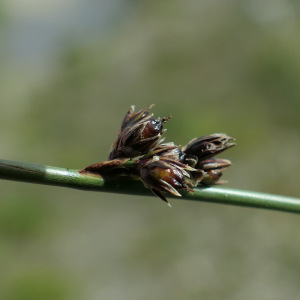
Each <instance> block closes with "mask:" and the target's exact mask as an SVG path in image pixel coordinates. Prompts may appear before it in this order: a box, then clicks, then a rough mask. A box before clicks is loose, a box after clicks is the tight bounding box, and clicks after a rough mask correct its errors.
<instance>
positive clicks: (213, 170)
mask: <svg viewBox="0 0 300 300" xmlns="http://www.w3.org/2000/svg"><path fill="white" fill-rule="evenodd" d="M230 166H231V162H230V160H227V159H220V158H211V159H207V160H205V161H203V162H202V163H201V165H200V166H199V167H200V168H201V169H202V170H204V172H205V173H204V176H203V178H202V180H201V184H203V185H212V184H218V183H224V181H219V179H220V177H221V176H222V175H223V174H222V172H223V170H225V169H226V168H228V167H230Z"/></svg>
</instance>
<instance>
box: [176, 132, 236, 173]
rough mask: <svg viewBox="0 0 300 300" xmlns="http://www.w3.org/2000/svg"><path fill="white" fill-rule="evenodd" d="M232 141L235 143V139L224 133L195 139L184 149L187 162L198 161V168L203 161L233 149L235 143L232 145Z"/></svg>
mask: <svg viewBox="0 0 300 300" xmlns="http://www.w3.org/2000/svg"><path fill="white" fill-rule="evenodd" d="M231 141H234V138H232V137H230V136H228V135H226V134H224V133H215V134H212V135H207V136H202V137H200V138H196V139H193V140H191V141H190V142H189V143H188V144H187V145H186V146H185V147H183V149H182V151H183V152H184V153H185V155H186V158H185V162H187V161H188V160H193V161H197V163H196V166H197V167H198V165H199V164H201V161H203V160H206V159H208V158H210V157H212V156H214V155H217V154H219V153H221V152H223V151H224V150H226V149H229V148H231V147H233V146H234V145H235V143H231Z"/></svg>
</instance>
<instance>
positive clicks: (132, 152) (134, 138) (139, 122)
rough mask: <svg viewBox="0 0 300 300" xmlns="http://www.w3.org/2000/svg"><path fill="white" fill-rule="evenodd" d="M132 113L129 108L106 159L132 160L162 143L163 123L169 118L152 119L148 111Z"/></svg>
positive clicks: (131, 109) (132, 110)
mask: <svg viewBox="0 0 300 300" xmlns="http://www.w3.org/2000/svg"><path fill="white" fill-rule="evenodd" d="M152 106H153V105H150V106H149V107H147V108H145V109H142V110H140V111H137V112H134V106H131V108H130V110H129V111H128V112H127V114H126V116H125V118H124V120H123V122H122V126H121V130H120V133H119V135H118V137H117V140H116V141H115V143H114V144H113V145H112V149H111V152H110V154H109V157H108V159H115V158H132V157H137V156H141V155H144V154H146V153H147V152H149V151H150V150H151V149H153V148H154V147H155V146H156V145H158V144H159V143H160V142H161V141H162V137H161V136H162V134H163V133H164V131H165V130H164V129H163V123H165V122H167V121H168V119H169V118H170V117H169V118H162V119H159V118H158V119H154V118H153V114H151V113H149V111H148V110H149V109H150V108H151V107H152Z"/></svg>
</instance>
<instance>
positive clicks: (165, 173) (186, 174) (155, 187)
mask: <svg viewBox="0 0 300 300" xmlns="http://www.w3.org/2000/svg"><path fill="white" fill-rule="evenodd" d="M191 171H196V170H195V169H193V168H191V167H189V166H187V165H185V164H182V163H180V162H178V161H176V160H173V159H170V158H166V157H158V156H154V157H153V158H151V159H140V160H139V162H138V173H139V176H140V178H141V180H142V182H143V183H144V185H145V187H147V188H149V189H150V190H151V191H152V192H153V193H154V194H155V195H157V196H159V197H160V198H161V199H162V200H164V201H165V202H167V203H168V201H167V199H166V197H165V195H164V194H163V193H162V192H168V193H170V194H172V195H174V196H177V197H181V194H180V193H179V192H178V190H179V189H186V190H189V191H192V189H191V187H192V186H191V185H190V184H189V181H188V180H187V179H189V178H190V172H191Z"/></svg>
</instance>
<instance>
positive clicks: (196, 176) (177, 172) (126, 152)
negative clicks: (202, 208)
mask: <svg viewBox="0 0 300 300" xmlns="http://www.w3.org/2000/svg"><path fill="white" fill-rule="evenodd" d="M152 106H153V105H151V106H149V107H147V108H145V109H143V110H140V111H137V112H135V111H134V106H132V107H131V108H130V110H129V111H128V112H127V114H126V116H125V118H124V120H123V122H122V125H121V129H120V132H119V134H118V137H117V140H116V141H115V142H114V144H113V145H112V149H111V152H110V154H109V157H108V159H109V160H108V161H104V162H100V163H97V164H94V165H90V166H88V167H86V168H85V169H83V170H82V171H80V172H81V173H98V174H101V175H103V176H105V175H107V176H118V175H127V176H137V177H139V178H140V180H141V181H142V182H143V184H144V185H145V187H146V188H149V189H150V190H151V191H152V192H153V193H154V194H155V195H157V196H158V197H160V198H161V199H162V200H164V201H166V202H167V203H168V201H167V199H166V196H165V192H167V193H169V194H171V195H174V196H178V197H180V196H181V194H180V192H179V190H181V189H185V190H187V191H189V192H193V188H194V187H196V186H197V185H198V184H202V185H212V184H219V183H224V181H220V177H221V176H222V172H223V170H225V169H226V168H228V167H229V166H230V165H231V162H230V161H229V160H226V159H219V158H214V156H215V155H217V154H219V153H221V152H223V151H225V150H227V149H229V148H231V147H233V146H234V145H235V143H234V142H233V141H234V140H235V139H234V138H232V137H230V136H228V135H226V134H224V133H215V134H211V135H206V136H202V137H199V138H195V139H193V140H191V141H190V142H189V143H188V144H187V145H186V146H184V147H179V146H176V145H175V144H174V143H165V144H163V143H162V142H163V140H164V138H162V135H163V133H164V132H165V129H163V124H164V123H166V122H167V121H168V120H169V119H170V117H168V118H162V119H160V118H158V119H154V118H153V114H151V113H149V109H150V108H152ZM133 159H134V160H133ZM129 162H134V163H130V164H129Z"/></svg>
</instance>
